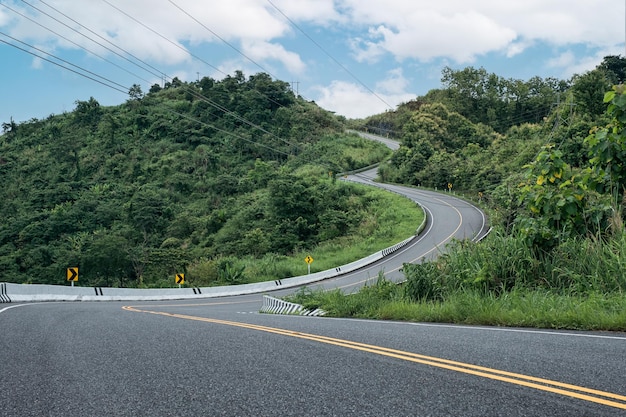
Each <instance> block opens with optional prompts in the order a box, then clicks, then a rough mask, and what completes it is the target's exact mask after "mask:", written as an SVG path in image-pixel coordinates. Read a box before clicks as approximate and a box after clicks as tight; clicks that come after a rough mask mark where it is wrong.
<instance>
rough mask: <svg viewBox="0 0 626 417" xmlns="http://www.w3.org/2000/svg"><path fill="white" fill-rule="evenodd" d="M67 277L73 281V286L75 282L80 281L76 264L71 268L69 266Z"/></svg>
mask: <svg viewBox="0 0 626 417" xmlns="http://www.w3.org/2000/svg"><path fill="white" fill-rule="evenodd" d="M66 277H67V280H68V281H70V282H71V283H72V287H73V286H74V283H75V282H78V267H77V266H74V267H71V268H67V272H66Z"/></svg>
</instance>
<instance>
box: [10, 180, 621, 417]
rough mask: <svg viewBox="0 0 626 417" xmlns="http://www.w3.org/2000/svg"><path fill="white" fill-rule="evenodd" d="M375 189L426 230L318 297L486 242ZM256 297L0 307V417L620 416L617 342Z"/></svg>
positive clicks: (465, 221)
mask: <svg viewBox="0 0 626 417" xmlns="http://www.w3.org/2000/svg"><path fill="white" fill-rule="evenodd" d="M348 179H350V180H355V181H364V182H369V181H371V173H364V174H359V175H358V176H356V177H352V178H348ZM379 186H383V185H379ZM384 187H385V188H389V189H390V190H392V191H396V192H402V193H406V194H407V196H408V197H409V198H413V199H415V200H418V201H419V202H420V204H422V205H423V206H424V208H425V210H427V211H429V212H431V214H432V217H431V218H432V221H431V222H430V223H429V224H427V225H426V228H425V230H424V232H423V233H422V234H421V235H420V237H418V238H416V239H414V240H413V241H412V242H411V243H410V244H409V245H407V246H405V247H404V248H403V250H401V251H398V252H396V253H394V254H393V255H392V256H389V257H387V258H386V259H385V260H384V262H382V263H380V264H377V265H374V266H372V267H370V268H365V269H363V270H361V271H358V272H357V273H354V274H348V275H346V276H342V277H339V278H335V279H333V280H329V281H327V282H326V281H325V282H324V283H323V285H327V286H334V287H337V286H339V287H343V288H346V289H347V290H350V289H351V288H352V287H355V286H358V285H362V283H363V281H365V280H367V279H371V278H374V277H376V276H377V274H378V271H381V270H382V271H383V272H384V273H385V274H386V275H387V276H388V277H390V278H392V279H396V278H397V279H401V278H400V277H401V274H400V273H399V272H398V268H399V266H401V265H402V263H403V262H409V261H419V260H421V259H424V258H430V257H432V256H436V254H437V253H438V252H439V251H441V250H444V249H445V244H446V243H448V242H449V241H450V240H451V239H455V238H456V239H463V238H466V239H479V238H480V237H481V236H482V235H483V234H484V233H485V232H486V230H485V222H484V219H483V216H482V214H481V213H480V211H478V210H476V209H475V208H474V207H473V206H471V205H470V204H468V203H466V202H463V201H461V200H458V199H455V198H454V197H453V196H451V195H449V194H441V193H432V192H426V191H423V190H417V189H411V188H405V187H399V186H391V185H384ZM261 299H262V295H261V294H258V295H247V296H238V297H223V298H215V299H208V300H194V301H191V300H188V301H178V302H136V303H132V305H129V303H119V302H82V303H80V302H76V303H67V302H66V303H30V304H0V416H219V415H223V416H304V415H307V416H616V415H626V383H624V374H625V371H626V365H625V361H624V359H625V358H626V334H621V333H620V334H618V333H599V332H558V331H542V330H528V329H507V328H483V327H473V326H451V325H437V324H423V323H397V322H379V321H368V320H346V319H330V318H317V317H301V316H282V315H270V314H259V313H258V310H259V307H260V305H261Z"/></svg>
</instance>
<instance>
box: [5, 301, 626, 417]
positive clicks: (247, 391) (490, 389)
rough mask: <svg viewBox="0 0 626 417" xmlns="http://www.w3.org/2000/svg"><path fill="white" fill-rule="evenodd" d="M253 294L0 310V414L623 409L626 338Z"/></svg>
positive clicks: (597, 412) (595, 412) (587, 412)
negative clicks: (282, 310)
mask: <svg viewBox="0 0 626 417" xmlns="http://www.w3.org/2000/svg"><path fill="white" fill-rule="evenodd" d="M260 302H261V295H251V296H240V297H232V298H219V299H211V300H205V301H202V302H198V301H196V302H191V301H185V302H162V303H158V302H157V303H136V304H134V305H132V306H128V305H124V304H123V303H117V302H82V303H33V304H23V305H9V306H8V307H2V308H0V352H1V353H0V416H220V415H223V416H305V415H306V416H616V415H626V384H625V383H624V373H625V371H626V367H625V365H624V358H626V335H624V334H611V333H593V332H592V333H586V332H552V331H540V330H523V329H504V328H480V327H469V326H448V325H435V324H410V323H396V322H376V321H367V320H344V319H330V318H316V317H301V316H281V315H268V314H259V313H256V311H258V307H259V305H260Z"/></svg>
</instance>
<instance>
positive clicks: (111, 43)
mask: <svg viewBox="0 0 626 417" xmlns="http://www.w3.org/2000/svg"><path fill="white" fill-rule="evenodd" d="M22 1H24V0H22ZM39 1H40V2H41V3H43V4H45V5H46V6H48V7H49V8H51V9H52V10H54V11H55V12H57V13H58V14H60V15H61V16H63V17H65V18H66V19H68V20H70V21H71V22H74V23H76V24H77V25H79V26H80V27H81V28H83V29H85V30H86V31H88V32H90V33H92V34H93V35H95V36H97V37H98V38H100V39H102V40H103V41H105V42H107V43H108V44H109V45H111V46H113V47H114V48H117V49H119V50H120V51H122V52H124V53H125V54H127V55H128V56H131V57H132V58H133V59H134V60H136V61H138V62H141V63H142V64H144V65H145V66H147V67H148V68H151V69H153V70H154V71H156V72H157V73H159V74H155V73H153V72H150V71H148V70H146V69H145V68H143V67H141V66H139V65H137V64H136V63H135V62H132V61H130V60H129V59H126V58H124V57H123V56H121V55H119V54H116V55H118V56H120V57H121V58H124V59H126V60H127V61H128V62H130V63H132V64H133V65H136V66H139V67H140V68H141V69H143V70H145V71H146V72H149V73H150V74H152V75H157V76H159V77H162V76H166V75H167V74H163V73H161V71H159V69H157V68H155V67H153V66H152V65H150V64H149V63H147V62H145V61H143V60H142V59H140V58H138V57H137V56H136V55H133V54H132V53H130V52H128V51H127V50H125V49H123V48H121V47H120V46H119V45H115V44H114V43H113V42H111V41H110V40H108V39H107V38H105V37H104V36H102V35H100V34H99V33H96V32H95V31H93V30H91V29H89V28H88V27H86V26H85V25H83V24H81V23H80V22H78V21H77V20H75V19H72V18H71V17H70V16H68V15H66V14H65V13H63V12H61V11H60V10H59V9H57V8H56V7H54V6H51V5H50V4H48V3H46V2H45V1H44V0H39ZM24 3H26V2H25V1H24ZM27 4H28V3H27ZM55 20H56V19H55ZM81 35H82V36H85V35H83V34H82V33H81ZM87 38H88V39H90V40H91V41H93V39H91V38H89V37H87ZM93 42H95V41H93ZM111 52H113V51H111ZM114 53H115V52H114Z"/></svg>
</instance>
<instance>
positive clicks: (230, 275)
mask: <svg viewBox="0 0 626 417" xmlns="http://www.w3.org/2000/svg"><path fill="white" fill-rule="evenodd" d="M344 122H345V121H344V120H342V119H341V118H339V117H336V116H334V115H332V114H331V113H329V112H327V111H324V110H323V109H321V108H319V107H317V106H316V105H315V104H314V103H311V102H307V101H305V100H303V99H302V98H300V97H296V96H294V94H293V93H292V91H291V90H290V89H289V87H288V84H287V83H284V82H281V81H276V80H272V79H271V78H270V77H269V76H268V75H266V74H256V75H253V76H250V77H248V78H247V79H246V78H245V77H244V75H243V74H242V73H241V72H237V73H236V74H235V75H234V76H229V77H226V78H225V79H224V80H221V81H215V80H213V79H210V78H208V77H205V78H202V79H201V80H199V81H198V82H193V83H184V82H181V81H180V80H178V79H174V80H173V81H172V82H169V83H166V84H165V86H164V87H163V88H162V87H161V86H159V85H154V86H153V87H152V88H151V89H150V92H149V93H148V94H146V95H144V94H143V92H142V91H141V87H139V86H137V85H136V86H133V87H132V88H131V89H130V91H129V98H128V100H127V101H126V103H124V104H122V105H119V106H113V107H104V106H101V105H100V104H99V103H98V101H97V100H96V99H95V98H93V97H91V98H89V99H87V100H78V101H76V107H75V109H74V110H73V111H72V112H69V113H65V114H61V115H51V116H50V117H48V118H46V119H45V120H31V121H29V122H25V123H19V124H17V123H15V122H14V121H13V120H10V121H9V122H6V123H4V124H3V125H2V126H3V130H4V134H3V135H2V136H0V182H1V183H0V218H2V222H1V223H0V271H1V272H0V274H1V276H0V280H2V281H10V282H29V283H61V282H62V279H63V277H64V274H65V269H66V268H67V267H72V266H79V267H80V280H81V284H84V285H102V286H159V285H171V282H170V281H171V280H170V279H169V278H170V277H171V276H173V274H175V273H176V272H185V271H187V270H188V269H189V268H191V266H194V265H195V266H197V265H199V264H201V265H205V266H204V269H203V268H195V269H194V270H193V271H194V273H195V277H194V273H192V274H190V275H189V279H191V282H192V283H193V280H194V279H195V280H196V283H200V282H208V281H209V278H208V277H209V276H215V277H217V278H216V279H218V280H221V281H222V282H227V283H235V282H242V276H243V275H242V273H241V271H240V270H241V269H242V267H241V265H239V264H238V263H237V261H236V260H237V259H240V258H242V257H246V256H249V257H262V256H263V255H265V254H275V255H280V256H284V255H288V254H290V253H294V252H297V251H298V250H301V249H303V248H312V247H315V245H317V244H318V243H320V242H325V241H329V240H332V239H336V238H341V237H343V236H346V235H349V234H352V233H354V232H355V230H357V229H358V228H359V227H360V225H361V223H362V222H363V221H365V219H367V218H368V217H369V214H368V210H371V209H372V207H373V206H372V203H373V200H372V198H371V195H369V194H368V193H366V192H363V191H359V190H354V189H352V187H351V186H349V185H347V184H345V183H342V182H339V181H335V175H334V174H335V173H337V172H342V171H347V170H351V169H355V168H358V167H362V166H366V165H370V164H372V163H375V162H377V161H379V160H381V159H382V158H384V157H385V156H386V155H387V153H388V152H389V151H388V150H387V149H386V148H385V147H384V146H382V145H376V144H374V143H372V142H370V141H364V140H362V139H360V138H359V137H358V136H356V135H350V134H346V133H344ZM329 173H330V174H329ZM207 263H210V264H207ZM280 278H284V277H280Z"/></svg>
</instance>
